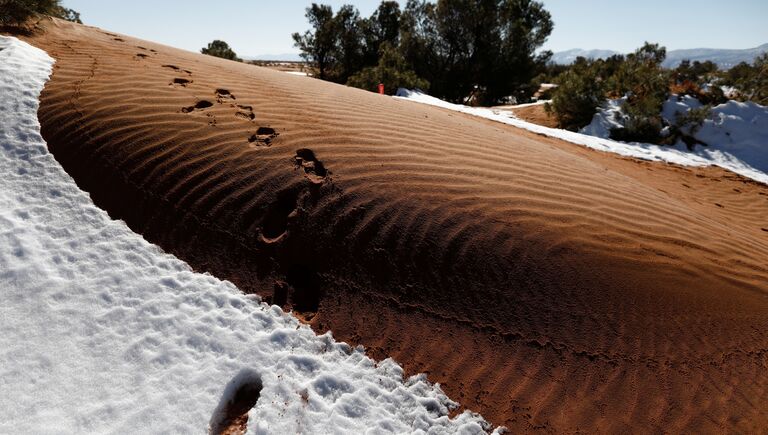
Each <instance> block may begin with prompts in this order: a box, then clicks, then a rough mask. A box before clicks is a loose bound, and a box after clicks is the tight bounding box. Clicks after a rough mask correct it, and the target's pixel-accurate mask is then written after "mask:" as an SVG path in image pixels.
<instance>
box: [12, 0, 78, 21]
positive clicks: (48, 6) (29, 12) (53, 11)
mask: <svg viewBox="0 0 768 435" xmlns="http://www.w3.org/2000/svg"><path fill="white" fill-rule="evenodd" d="M36 14H43V15H50V16H52V17H56V18H62V19H65V20H67V21H73V22H76V23H80V24H82V21H80V14H79V13H78V12H75V11H74V10H72V9H67V8H64V7H62V6H61V5H60V4H59V0H0V25H3V26H5V25H11V26H18V25H21V24H23V23H24V22H25V21H27V20H28V19H29V18H31V17H33V16H35V15H36Z"/></svg>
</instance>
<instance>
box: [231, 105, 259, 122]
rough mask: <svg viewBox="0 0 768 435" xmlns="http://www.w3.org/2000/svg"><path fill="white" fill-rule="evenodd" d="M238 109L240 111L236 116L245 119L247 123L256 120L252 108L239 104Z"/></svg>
mask: <svg viewBox="0 0 768 435" xmlns="http://www.w3.org/2000/svg"><path fill="white" fill-rule="evenodd" d="M237 108H238V109H239V110H238V111H237V112H235V116H237V117H238V118H242V119H245V120H246V121H253V120H254V119H256V114H255V113H253V107H252V106H243V105H242V104H238V105H237Z"/></svg>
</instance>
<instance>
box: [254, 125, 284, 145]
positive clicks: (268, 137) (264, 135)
mask: <svg viewBox="0 0 768 435" xmlns="http://www.w3.org/2000/svg"><path fill="white" fill-rule="evenodd" d="M279 134H280V133H278V132H276V131H275V129H274V128H270V127H259V129H258V130H256V133H254V134H252V135H251V137H249V138H248V142H250V143H252V144H254V145H255V146H260V147H268V146H272V141H274V140H275V138H277V136H278V135H279Z"/></svg>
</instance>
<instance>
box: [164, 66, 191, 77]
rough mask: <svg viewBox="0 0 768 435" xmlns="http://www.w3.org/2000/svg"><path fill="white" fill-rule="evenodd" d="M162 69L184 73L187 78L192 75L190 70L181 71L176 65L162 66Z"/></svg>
mask: <svg viewBox="0 0 768 435" xmlns="http://www.w3.org/2000/svg"><path fill="white" fill-rule="evenodd" d="M162 67H163V68H168V69H172V70H174V71H176V72H183V73H186V74H187V75H189V76H191V75H192V71H190V70H188V69H182V68H179V67H177V66H176V65H162Z"/></svg>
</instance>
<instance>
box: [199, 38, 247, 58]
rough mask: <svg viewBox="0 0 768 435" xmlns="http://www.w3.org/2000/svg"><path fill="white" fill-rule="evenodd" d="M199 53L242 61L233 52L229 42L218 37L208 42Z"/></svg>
mask: <svg viewBox="0 0 768 435" xmlns="http://www.w3.org/2000/svg"><path fill="white" fill-rule="evenodd" d="M200 53H203V54H207V55H209V56H215V57H220V58H222V59H229V60H235V61H238V62H242V61H243V60H242V59H240V58H239V57H237V54H235V52H234V51H233V50H232V49H231V48H229V44H227V43H226V42H224V41H221V40H218V39H216V40H214V41H213V42H211V43H209V44H208V47H205V48H203V49H201V50H200Z"/></svg>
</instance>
